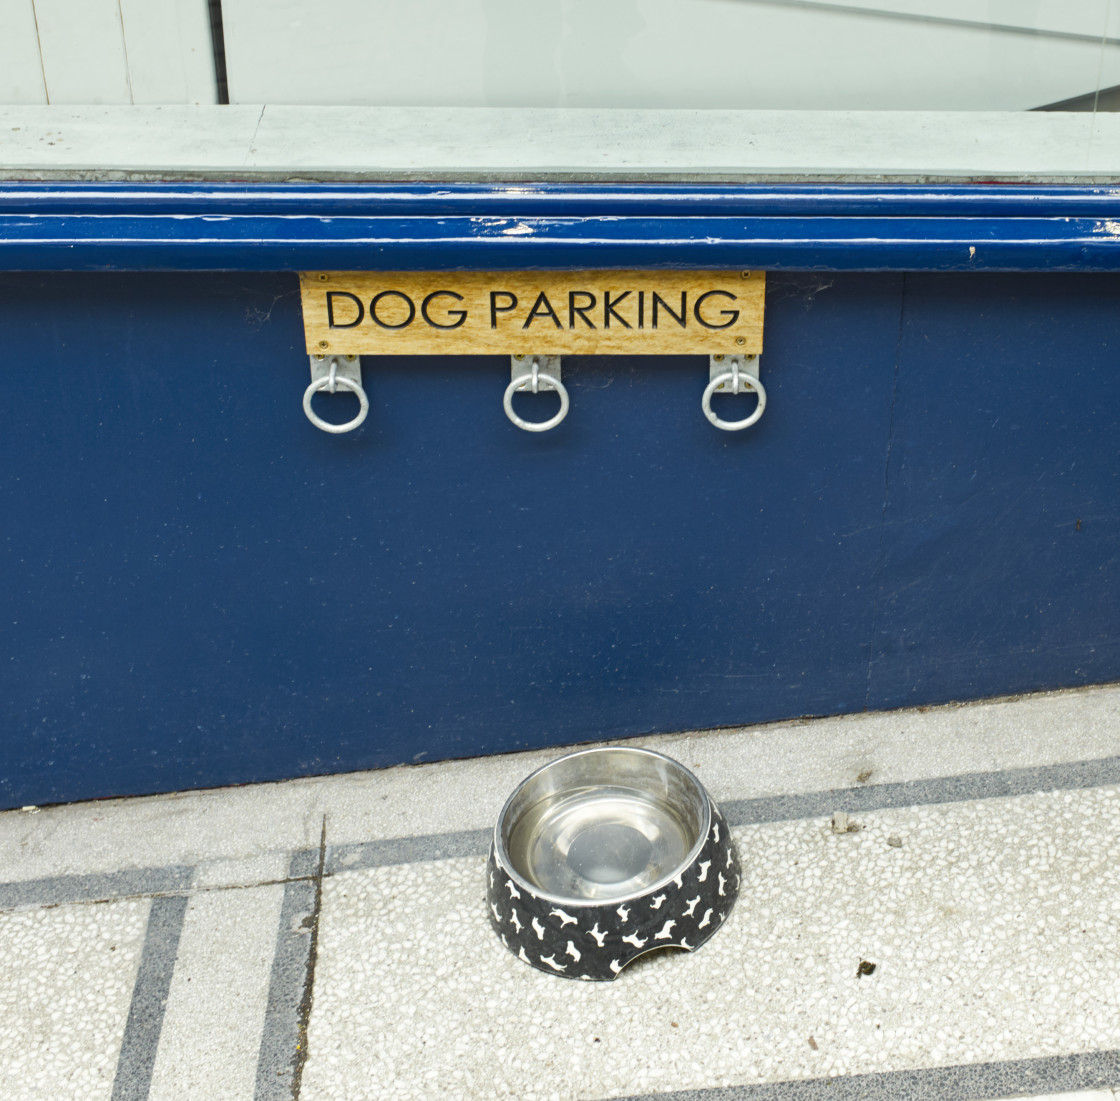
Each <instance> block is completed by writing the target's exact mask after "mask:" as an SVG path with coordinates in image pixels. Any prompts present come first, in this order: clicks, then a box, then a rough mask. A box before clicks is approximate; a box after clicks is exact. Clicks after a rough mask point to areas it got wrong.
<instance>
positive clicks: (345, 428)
mask: <svg viewBox="0 0 1120 1101" xmlns="http://www.w3.org/2000/svg"><path fill="white" fill-rule="evenodd" d="M336 386H341V387H342V388H343V389H344V390H349V391H350V392H351V393H352V394H357V396H358V401H359V402H360V403H361V408H360V409H359V410H358V415H357V416H356V417H355V418H354V419H353V420H351V421H346V422H345V423H344V424H331V423H330V421H325V420H323V418H322V417H320V416H319V415H318V414H317V413H316V412H315V411H314V410H313V409H312V408H311V399H312V398H313V397H314V396H315V395H316V394H317V393H319V392H320V391H321V390H327V389H330V390H331V392H332V393H333V392H334V389H335V387H336ZM303 411H304V412H305V413H306V414H307V419H308V420H309V421H310V422H311V423H312V424H313V425H315V427H316V428H321V429H322V430H323V431H324V432H331V433H334V434H335V435H337V434H338V433H340V432H353V431H354V429H355V428H357V427H358V425H359V424H361V423H362V421H364V420H365V419H366V414H367V413H368V412H369V398H367V397H366V392H365V390H363V389H362V384H361V383H360V382H354V381H352V380H351V379H348V378H346V377H345V376H344V375H339V374H335V373H334V372H332V373H331V375H330V376H325V377H323V378H320V379H316V380H315V381H314V382H313V383H312V384H311V385H310V386H309V387H308V388H307V389H306V390H304V392H303Z"/></svg>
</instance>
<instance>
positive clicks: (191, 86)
mask: <svg viewBox="0 0 1120 1101" xmlns="http://www.w3.org/2000/svg"><path fill="white" fill-rule="evenodd" d="M82 2H85V0H82ZM120 8H121V16H122V18H123V22H124V40H125V45H126V47H127V52H128V73H129V80H130V83H131V85H132V102H133V103H217V84H216V81H215V77H214V56H213V49H212V47H211V44H210V12H209V7H208V5H207V2H206V0H120Z"/></svg>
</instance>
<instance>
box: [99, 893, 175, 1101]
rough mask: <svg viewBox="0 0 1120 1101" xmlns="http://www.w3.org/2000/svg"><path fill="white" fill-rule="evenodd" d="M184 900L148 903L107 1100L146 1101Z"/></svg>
mask: <svg viewBox="0 0 1120 1101" xmlns="http://www.w3.org/2000/svg"><path fill="white" fill-rule="evenodd" d="M188 901H189V899H188V897H187V896H186V895H176V896H174V897H169V898H155V899H152V908H151V910H150V911H149V913H148V931H147V933H146V934H145V936H144V950H143V952H142V953H141V955H140V969H139V971H138V972H137V974H136V985H135V986H134V987H133V988H132V1005H131V1007H130V1008H129V1011H128V1023H127V1024H126V1025H125V1028H124V1039H123V1041H122V1042H121V1053H120V1057H119V1058H118V1060H117V1075H116V1078H115V1079H114V1081H113V1101H147V1097H148V1091H149V1090H150V1088H151V1085H152V1068H153V1067H154V1066H155V1063H156V1050H157V1049H158V1048H159V1035H160V1031H161V1029H162V1028H163V1015H164V1011H165V1010H166V1009H167V995H168V991H169V990H170V989H171V975H172V973H173V972H174V970H175V957H176V956H177V955H178V952H179V936H180V934H181V933H182V931H183V918H184V916H185V914H186V912H187V902H188Z"/></svg>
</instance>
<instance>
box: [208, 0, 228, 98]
mask: <svg viewBox="0 0 1120 1101" xmlns="http://www.w3.org/2000/svg"><path fill="white" fill-rule="evenodd" d="M209 3H210V46H211V49H212V50H213V51H214V79H215V81H216V82H217V85H218V102H219V103H229V78H228V76H227V74H226V31H225V25H224V24H223V22H222V0H209Z"/></svg>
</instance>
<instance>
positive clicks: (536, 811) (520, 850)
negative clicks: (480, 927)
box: [486, 746, 739, 979]
mask: <svg viewBox="0 0 1120 1101" xmlns="http://www.w3.org/2000/svg"><path fill="white" fill-rule="evenodd" d="M738 893H739V858H738V855H737V853H736V852H735V845H734V842H733V841H732V840H731V834H730V832H729V831H728V829H727V824H726V823H725V822H724V820H723V817H722V815H721V814H720V812H719V809H718V808H717V807H716V805H715V804H714V803H713V802H712V800H711V799H710V798H709V797H708V793H707V792H706V791H705V790H704V788H703V785H702V784H701V783H700V781H699V780H697V779H696V777H695V776H693V775H692V773H691V772H689V771H688V769H686V768H685V767H684V766H683V765H682V764H679V763H678V762H677V761H674V760H673V759H672V758H670V757H666V756H665V755H664V754H661V753H655V752H654V751H653V750H650V749H636V748H631V747H626V746H606V747H603V748H599V749H585V750H580V751H579V752H577V753H571V754H569V755H568V756H566V757H561V758H559V759H558V760H556V761H553V762H552V763H551V764H547V765H545V766H544V767H543V768H540V769H538V770H537V771H536V772H534V773H533V774H532V775H531V776H529V777H527V778H526V779H525V780H523V781H522V782H521V784H520V785H519V786H518V787H517V788H516V790H515V791H514V792H513V794H512V795H511V796H510V797H509V799H508V800H507V802H506V805H505V807H504V808H503V809H502V813H501V814H500V815H499V816H498V822H497V824H496V825H495V827H494V840H493V843H492V844H491V846H490V859H489V861H488V865H487V888H486V894H487V902H488V904H489V908H490V922H491V924H492V925H493V926H494V930H495V932H497V934H498V936H499V937H501V939H502V943H503V944H504V945H505V946H506V947H507V948H508V949H509V950H510V951H511V952H512V953H513V954H514V955H516V956H517V957H518V958H519V959H521V960H524V961H525V962H526V963H528V964H531V965H532V966H533V967H536V968H539V969H540V970H541V971H546V972H549V973H550V974H555V975H565V976H567V977H568V978H572V979H613V978H615V976H616V975H618V973H619V972H620V971H621V970H622V969H623V968H624V967H625V966H626V965H627V964H628V963H630V962H631V961H632V960H634V959H635V958H636V957H638V956H640V955H641V954H642V953H644V952H649V951H652V950H653V949H655V948H668V947H677V948H687V949H696V948H699V947H700V945H701V944H703V943H704V942H705V941H706V940H708V938H709V937H711V935H712V934H713V933H714V932H715V931H716V930H717V929H718V928H719V927H720V926H721V925H722V924H723V922H724V921H725V920H726V919H727V915H728V914H729V913H730V912H731V908H732V907H733V906H734V905H735V900H736V898H737V897H738Z"/></svg>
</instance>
